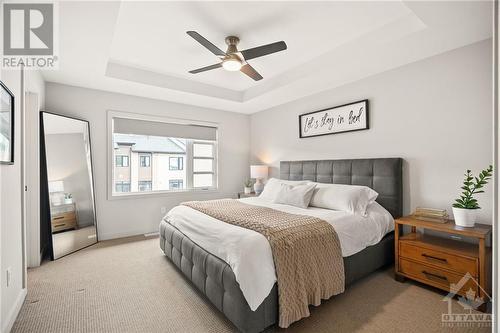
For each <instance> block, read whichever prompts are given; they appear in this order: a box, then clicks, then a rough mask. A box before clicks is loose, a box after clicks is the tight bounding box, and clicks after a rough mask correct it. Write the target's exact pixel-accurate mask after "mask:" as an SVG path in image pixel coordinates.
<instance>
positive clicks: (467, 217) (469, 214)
mask: <svg viewBox="0 0 500 333" xmlns="http://www.w3.org/2000/svg"><path fill="white" fill-rule="evenodd" d="M452 209H453V217H454V218H455V224H456V225H458V226H460V227H469V228H470V227H473V226H474V224H475V223H476V217H477V209H465V208H456V207H453V208H452Z"/></svg>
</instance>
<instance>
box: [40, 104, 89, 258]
mask: <svg viewBox="0 0 500 333" xmlns="http://www.w3.org/2000/svg"><path fill="white" fill-rule="evenodd" d="M42 133H43V134H42V136H43V138H42V146H43V147H42V148H44V149H42V150H43V153H42V155H43V156H42V163H43V157H45V164H44V165H43V166H41V169H43V171H45V172H44V174H43V175H42V177H41V179H42V181H45V182H46V184H42V186H41V187H42V188H43V189H44V190H42V193H41V194H42V196H44V198H42V202H41V204H42V205H45V206H46V209H45V210H44V211H45V212H46V213H45V216H42V226H41V229H42V230H45V231H46V234H47V237H46V240H47V244H46V245H47V248H48V249H49V253H50V252H51V253H50V254H51V255H50V256H51V258H52V259H57V258H60V257H62V256H64V255H66V254H69V253H71V252H74V251H76V250H79V249H82V248H84V247H87V246H89V245H92V244H94V243H96V242H97V223H96V214H95V203H94V189H93V179H92V161H91V150H90V149H91V147H90V132H89V124H88V122H87V121H83V120H79V119H73V118H69V117H63V116H59V115H55V114H51V113H47V112H42ZM43 171H42V172H43ZM44 217H45V218H44ZM42 238H43V235H42ZM42 245H44V244H43V240H42ZM50 249H51V250H52V251H50ZM42 250H43V248H42Z"/></svg>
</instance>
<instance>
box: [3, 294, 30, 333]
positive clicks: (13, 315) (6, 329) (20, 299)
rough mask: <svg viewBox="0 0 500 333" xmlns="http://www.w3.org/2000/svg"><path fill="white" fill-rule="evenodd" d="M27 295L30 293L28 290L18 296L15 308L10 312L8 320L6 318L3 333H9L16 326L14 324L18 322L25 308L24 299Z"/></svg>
mask: <svg viewBox="0 0 500 333" xmlns="http://www.w3.org/2000/svg"><path fill="white" fill-rule="evenodd" d="M27 293H28V291H27V290H26V288H24V289H21V292H20V293H19V295H18V296H17V299H16V302H15V303H14V306H13V307H12V309H11V310H10V311H9V314H8V315H7V318H5V325H4V326H3V327H2V333H9V332H10V330H11V329H12V326H14V322H15V321H16V318H17V315H18V314H19V311H21V307H22V306H23V303H24V299H25V298H26V295H27Z"/></svg>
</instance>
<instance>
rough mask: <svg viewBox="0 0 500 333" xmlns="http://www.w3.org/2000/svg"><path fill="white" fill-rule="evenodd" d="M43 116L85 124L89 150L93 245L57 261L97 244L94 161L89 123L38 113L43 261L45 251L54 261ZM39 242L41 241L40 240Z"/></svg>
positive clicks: (64, 116) (47, 112)
mask: <svg viewBox="0 0 500 333" xmlns="http://www.w3.org/2000/svg"><path fill="white" fill-rule="evenodd" d="M44 114H50V115H53V116H58V117H63V118H68V119H73V120H78V121H82V122H84V123H85V125H86V127H87V131H88V135H89V149H90V154H89V155H90V173H91V177H90V188H91V191H90V194H91V196H92V206H93V209H94V211H93V215H94V225H95V234H96V238H95V243H92V244H90V245H87V246H84V247H82V248H79V249H76V250H74V251H71V252H68V253H66V254H65V255H63V256H61V257H58V258H57V259H60V258H63V257H65V256H67V255H69V254H72V253H75V252H76V251H80V250H82V249H84V248H87V247H89V246H92V245H95V244H97V243H98V242H99V233H98V228H97V210H96V202H95V186H94V161H93V159H92V154H93V153H92V138H91V132H90V122H89V121H88V120H85V119H80V118H76V117H71V116H67V115H62V114H58V113H54V112H49V111H40V224H41V225H43V224H44V221H47V222H46V223H45V227H46V228H47V230H46V232H48V235H49V237H48V249H44V250H42V249H41V252H43V253H41V257H42V259H43V257H44V255H45V251H50V260H52V261H53V260H55V259H54V247H53V237H52V224H51V222H50V221H51V211H50V194H49V182H48V171H47V151H46V146H45V127H44V119H43V116H44ZM41 237H42V228H40V238H41ZM40 241H41V240H40Z"/></svg>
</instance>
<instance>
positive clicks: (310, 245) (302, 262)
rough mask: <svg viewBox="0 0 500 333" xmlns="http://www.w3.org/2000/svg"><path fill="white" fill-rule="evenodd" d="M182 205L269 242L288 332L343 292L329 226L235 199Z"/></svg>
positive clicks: (334, 240) (340, 264)
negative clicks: (323, 301) (311, 310)
mask: <svg viewBox="0 0 500 333" xmlns="http://www.w3.org/2000/svg"><path fill="white" fill-rule="evenodd" d="M183 205H185V206H188V207H191V208H193V209H195V210H197V211H200V212H202V213H204V214H206V215H209V216H211V217H213V218H216V219H218V220H221V221H224V222H226V223H229V224H233V225H237V226H240V227H243V228H246V229H250V230H253V231H256V232H258V233H261V234H262V235H264V236H265V237H266V238H267V240H268V241H269V244H270V245H271V250H272V252H273V259H274V265H275V268H276V276H277V279H278V295H279V326H280V327H283V328H286V327H288V326H290V324H291V323H293V322H294V321H297V320H299V319H301V318H304V317H307V316H309V314H310V313H309V308H308V306H309V305H310V304H313V305H316V306H317V305H319V304H320V303H321V299H328V298H330V297H331V296H333V295H337V294H340V293H342V292H343V291H344V278H345V275H344V261H343V259H342V252H341V249H340V242H339V238H338V236H337V233H336V232H335V229H334V228H333V227H332V226H331V225H330V224H329V223H327V222H326V221H324V220H322V219H319V218H316V217H312V216H307V215H298V214H290V213H285V212H282V211H278V210H275V209H271V208H267V207H260V206H254V205H249V204H244V203H242V202H240V201H238V200H234V199H221V200H209V201H190V202H184V203H183ZM255 274H259V272H255Z"/></svg>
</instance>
